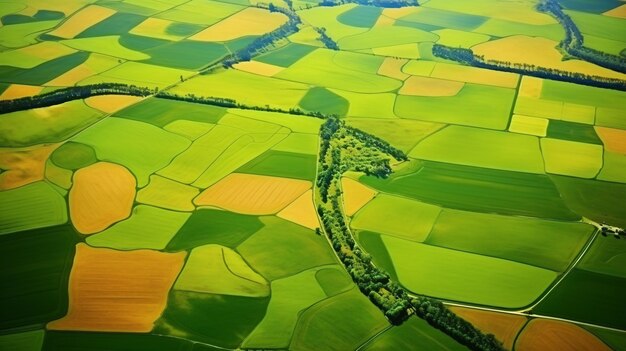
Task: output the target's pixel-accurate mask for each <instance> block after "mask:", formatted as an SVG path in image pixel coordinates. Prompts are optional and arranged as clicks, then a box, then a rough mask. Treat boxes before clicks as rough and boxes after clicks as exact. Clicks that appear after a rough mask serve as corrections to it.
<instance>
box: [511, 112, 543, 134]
mask: <svg viewBox="0 0 626 351" xmlns="http://www.w3.org/2000/svg"><path fill="white" fill-rule="evenodd" d="M548 122H549V121H548V119H546V118H539V117H530V116H523V115H513V118H511V125H510V126H509V132H513V133H521V134H529V135H536V136H540V137H544V136H546V134H547V130H548Z"/></svg>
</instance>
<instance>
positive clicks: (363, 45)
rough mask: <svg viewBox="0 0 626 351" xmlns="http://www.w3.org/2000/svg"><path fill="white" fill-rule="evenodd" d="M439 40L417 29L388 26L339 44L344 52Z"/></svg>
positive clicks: (341, 41)
mask: <svg viewBox="0 0 626 351" xmlns="http://www.w3.org/2000/svg"><path fill="white" fill-rule="evenodd" d="M438 39H439V37H438V36H437V35H436V34H433V33H430V32H427V31H424V30H420V29H417V28H408V27H396V26H388V27H374V28H372V29H370V30H368V31H367V32H365V33H361V34H356V35H351V36H349V37H346V38H343V39H341V40H339V42H338V44H339V47H340V48H341V49H342V50H362V49H371V48H379V47H385V46H395V45H403V44H413V43H418V42H422V41H431V42H434V41H437V40H438Z"/></svg>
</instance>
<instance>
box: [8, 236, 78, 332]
mask: <svg viewBox="0 0 626 351" xmlns="http://www.w3.org/2000/svg"><path fill="white" fill-rule="evenodd" d="M75 241H76V234H75V232H74V230H73V229H72V227H71V226H58V227H48V228H45V229H35V230H30V231H26V232H21V233H14V234H11V235H2V236H0V257H1V258H0V263H1V264H0V279H2V282H3V283H2V284H3V286H5V287H10V289H7V288H3V289H1V290H0V308H2V319H1V320H0V329H9V328H16V327H20V326H27V325H33V324H44V323H47V322H49V321H52V320H54V319H57V318H60V317H62V316H63V315H65V313H66V311H67V300H68V296H67V294H68V293H67V284H68V279H69V274H70V267H71V265H72V258H73V256H74V244H75Z"/></svg>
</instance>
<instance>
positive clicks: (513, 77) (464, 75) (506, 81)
mask: <svg viewBox="0 0 626 351" xmlns="http://www.w3.org/2000/svg"><path fill="white" fill-rule="evenodd" d="M430 76H431V77H433V78H439V79H449V80H457V81H460V82H466V83H475V84H485V85H493V86H497V87H503V88H515V87H517V79H518V77H519V76H518V75H517V74H515V73H508V72H499V71H492V70H488V69H482V68H476V67H469V66H460V65H452V64H448V63H441V62H439V63H437V64H436V65H435V68H434V69H433V70H432V72H431V73H430Z"/></svg>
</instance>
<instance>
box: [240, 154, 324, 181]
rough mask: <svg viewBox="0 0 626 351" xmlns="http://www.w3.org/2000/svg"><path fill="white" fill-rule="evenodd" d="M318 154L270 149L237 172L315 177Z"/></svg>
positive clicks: (305, 178) (306, 178) (290, 176)
mask: <svg viewBox="0 0 626 351" xmlns="http://www.w3.org/2000/svg"><path fill="white" fill-rule="evenodd" d="M316 162H317V160H316V156H315V155H306V154H300V153H294V152H285V151H276V150H269V151H266V152H265V153H263V154H262V155H261V156H259V157H257V158H255V159H254V160H252V161H250V162H248V163H246V164H245V165H243V166H242V167H241V168H239V169H238V170H237V171H236V172H239V173H247V174H260V175H268V176H274V177H287V178H295V179H304V180H313V179H315V167H316Z"/></svg>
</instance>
